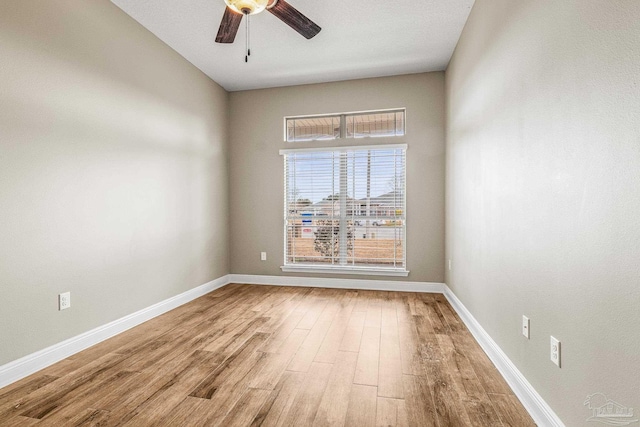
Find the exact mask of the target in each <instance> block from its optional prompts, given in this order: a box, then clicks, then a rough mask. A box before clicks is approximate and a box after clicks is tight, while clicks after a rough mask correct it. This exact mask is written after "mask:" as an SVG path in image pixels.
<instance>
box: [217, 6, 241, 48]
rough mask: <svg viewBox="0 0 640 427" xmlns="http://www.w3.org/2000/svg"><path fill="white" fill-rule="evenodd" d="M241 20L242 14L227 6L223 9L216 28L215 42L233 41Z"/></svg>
mask: <svg viewBox="0 0 640 427" xmlns="http://www.w3.org/2000/svg"><path fill="white" fill-rule="evenodd" d="M241 21H242V15H241V14H239V13H236V12H234V11H233V10H231V9H229V8H228V7H227V8H226V9H225V10H224V15H223V16H222V22H221V23H220V28H218V35H217V36H216V43H233V41H234V40H235V39H236V34H237V32H238V28H240V22H241Z"/></svg>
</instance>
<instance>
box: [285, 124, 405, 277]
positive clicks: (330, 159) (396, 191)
mask: <svg viewBox="0 0 640 427" xmlns="http://www.w3.org/2000/svg"><path fill="white" fill-rule="evenodd" d="M354 123H357V122H355V121H354ZM280 153H281V154H282V155H283V156H284V167H285V171H284V173H285V215H284V221H285V265H284V267H283V270H286V268H287V267H302V268H304V267H307V268H315V269H342V270H344V269H351V270H354V271H356V270H367V271H371V270H374V271H378V272H390V273H391V274H393V272H396V273H402V272H406V265H405V259H406V258H405V234H406V217H405V214H406V209H405V198H406V197H405V195H406V191H405V181H406V145H404V144H397V145H377V146H369V147H342V148H331V149H313V148H311V149H295V150H282V151H281V152H280ZM404 275H406V274H404Z"/></svg>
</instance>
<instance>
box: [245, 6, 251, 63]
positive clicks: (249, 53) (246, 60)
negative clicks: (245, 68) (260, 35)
mask: <svg viewBox="0 0 640 427" xmlns="http://www.w3.org/2000/svg"><path fill="white" fill-rule="evenodd" d="M245 16H246V17H247V23H246V25H245V30H246V33H247V34H246V45H247V46H246V47H247V52H246V55H245V56H244V62H249V56H250V55H251V44H250V43H251V40H250V39H249V34H250V32H249V20H250V18H249V17H250V16H251V15H249V13H247V12H245Z"/></svg>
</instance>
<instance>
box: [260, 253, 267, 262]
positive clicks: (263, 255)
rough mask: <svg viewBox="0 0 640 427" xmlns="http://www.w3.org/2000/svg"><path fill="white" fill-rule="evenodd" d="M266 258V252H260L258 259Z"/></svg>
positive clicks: (264, 259) (263, 259)
mask: <svg viewBox="0 0 640 427" xmlns="http://www.w3.org/2000/svg"><path fill="white" fill-rule="evenodd" d="M266 260H267V253H266V252H260V261H266Z"/></svg>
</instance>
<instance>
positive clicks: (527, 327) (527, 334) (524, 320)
mask: <svg viewBox="0 0 640 427" xmlns="http://www.w3.org/2000/svg"><path fill="white" fill-rule="evenodd" d="M530 327H531V322H530V321H529V318H528V317H527V316H522V335H524V336H525V337H526V338H527V339H529V338H530V332H529V331H530Z"/></svg>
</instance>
